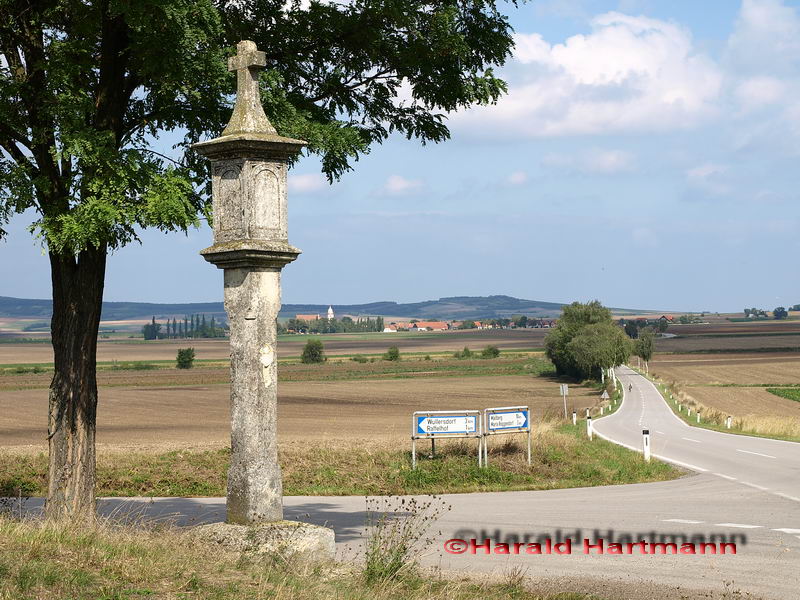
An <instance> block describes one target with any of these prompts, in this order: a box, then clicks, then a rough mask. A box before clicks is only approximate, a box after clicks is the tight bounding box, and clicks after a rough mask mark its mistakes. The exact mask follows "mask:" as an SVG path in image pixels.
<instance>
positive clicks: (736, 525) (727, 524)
mask: <svg viewBox="0 0 800 600" xmlns="http://www.w3.org/2000/svg"><path fill="white" fill-rule="evenodd" d="M715 525H716V526H717V527H738V528H739V529H760V528H762V527H763V525H743V524H742V523H715Z"/></svg>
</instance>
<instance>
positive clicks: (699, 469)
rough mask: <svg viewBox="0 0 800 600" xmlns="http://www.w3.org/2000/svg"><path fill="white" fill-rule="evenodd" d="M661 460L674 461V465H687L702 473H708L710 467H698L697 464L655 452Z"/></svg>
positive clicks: (688, 467)
mask: <svg viewBox="0 0 800 600" xmlns="http://www.w3.org/2000/svg"><path fill="white" fill-rule="evenodd" d="M653 456H655V457H656V458H658V459H659V460H663V461H665V462H668V463H672V464H673V465H678V466H679V467H686V468H687V469H691V470H692V471H699V472H700V473H706V472H707V471H708V469H704V468H703V467H698V466H697V465H693V464H690V463H686V462H682V461H680V460H675V459H674V458H669V457H666V456H661V455H660V454H653Z"/></svg>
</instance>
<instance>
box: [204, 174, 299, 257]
mask: <svg viewBox="0 0 800 600" xmlns="http://www.w3.org/2000/svg"><path fill="white" fill-rule="evenodd" d="M286 175H287V173H286V163H283V162H276V161H263V160H252V159H232V160H223V161H219V162H217V163H215V164H214V167H213V174H212V189H213V210H214V242H215V243H224V242H231V241H234V240H247V239H256V240H268V241H278V242H288V240H289V231H288V228H287V209H286V200H287V197H286V184H285V182H286Z"/></svg>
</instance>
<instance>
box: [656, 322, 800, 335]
mask: <svg viewBox="0 0 800 600" xmlns="http://www.w3.org/2000/svg"><path fill="white" fill-rule="evenodd" d="M667 332H668V333H674V334H676V335H681V336H683V335H711V334H714V335H719V334H723V335H724V334H742V333H753V334H758V333H800V321H774V320H772V321H756V322H754V323H750V322H737V323H731V322H729V321H728V322H717V323H707V324H695V325H670V326H669V327H668V328H667Z"/></svg>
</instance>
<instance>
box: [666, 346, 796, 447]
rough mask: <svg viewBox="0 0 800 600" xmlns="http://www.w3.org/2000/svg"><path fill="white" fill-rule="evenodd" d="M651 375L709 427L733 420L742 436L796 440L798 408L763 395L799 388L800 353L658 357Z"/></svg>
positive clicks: (783, 400) (768, 395)
mask: <svg viewBox="0 0 800 600" xmlns="http://www.w3.org/2000/svg"><path fill="white" fill-rule="evenodd" d="M650 373H651V374H652V375H653V376H655V377H657V378H658V379H660V380H661V381H663V382H665V383H667V384H669V385H670V386H671V389H672V390H673V391H674V392H676V393H677V394H678V396H677V397H678V398H680V399H681V400H682V401H683V402H684V403H685V404H687V405H688V406H691V407H693V408H695V409H700V410H702V412H703V413H704V414H705V415H706V416H705V418H706V419H708V420H710V421H711V422H713V423H716V424H718V425H721V424H722V423H724V421H725V419H726V418H727V416H728V415H731V416H733V417H734V428H736V429H739V430H741V431H745V432H749V433H755V434H759V435H767V436H776V437H782V438H786V439H796V438H798V437H800V402H795V401H793V400H790V399H788V398H782V397H779V396H776V395H774V394H771V393H769V392H768V391H767V388H768V387H769V386H773V385H778V386H781V385H783V386H786V385H800V353H785V354H769V353H753V354H728V355H724V354H707V355H704V354H688V355H656V356H655V357H654V358H653V360H652V361H650Z"/></svg>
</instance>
